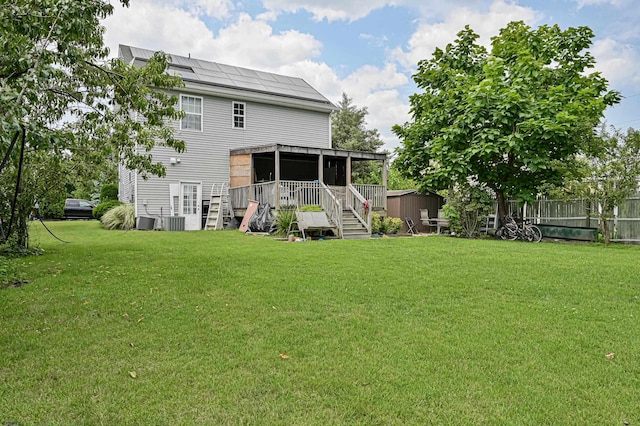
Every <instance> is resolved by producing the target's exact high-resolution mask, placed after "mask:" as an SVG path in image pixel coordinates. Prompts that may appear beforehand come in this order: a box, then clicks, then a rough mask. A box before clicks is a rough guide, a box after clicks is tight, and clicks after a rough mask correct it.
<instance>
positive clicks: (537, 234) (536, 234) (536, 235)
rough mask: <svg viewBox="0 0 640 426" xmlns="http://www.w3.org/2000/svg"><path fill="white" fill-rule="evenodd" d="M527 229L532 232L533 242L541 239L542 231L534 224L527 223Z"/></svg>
mask: <svg viewBox="0 0 640 426" xmlns="http://www.w3.org/2000/svg"><path fill="white" fill-rule="evenodd" d="M529 229H530V230H531V232H532V233H533V242H535V243H539V242H540V241H542V231H541V230H540V228H538V227H537V226H535V225H529Z"/></svg>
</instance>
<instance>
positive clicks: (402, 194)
mask: <svg viewBox="0 0 640 426" xmlns="http://www.w3.org/2000/svg"><path fill="white" fill-rule="evenodd" d="M443 205H444V197H442V196H440V195H438V194H435V193H433V192H427V193H426V194H423V193H420V192H418V190H416V189H402V190H393V191H387V215H388V216H389V217H399V218H400V219H402V221H403V225H402V232H408V231H409V230H408V228H407V223H406V222H405V221H404V220H405V218H407V217H410V218H412V219H413V222H414V223H415V224H416V228H417V229H418V231H419V232H430V231H431V230H430V229H429V227H428V226H425V225H423V224H422V222H421V221H420V210H422V209H427V210H428V211H429V217H430V218H436V217H438V209H441V208H442V206H443Z"/></svg>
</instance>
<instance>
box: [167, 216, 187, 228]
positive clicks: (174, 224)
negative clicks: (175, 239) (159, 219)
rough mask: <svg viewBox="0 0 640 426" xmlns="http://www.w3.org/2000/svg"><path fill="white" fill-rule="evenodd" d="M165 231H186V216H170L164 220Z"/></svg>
mask: <svg viewBox="0 0 640 426" xmlns="http://www.w3.org/2000/svg"><path fill="white" fill-rule="evenodd" d="M164 230H165V231H184V216H169V217H165V218H164Z"/></svg>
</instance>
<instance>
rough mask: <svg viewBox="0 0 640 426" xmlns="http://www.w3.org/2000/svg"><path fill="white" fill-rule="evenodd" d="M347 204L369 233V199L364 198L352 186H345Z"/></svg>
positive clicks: (370, 211)
mask: <svg viewBox="0 0 640 426" xmlns="http://www.w3.org/2000/svg"><path fill="white" fill-rule="evenodd" d="M347 205H348V207H349V208H350V209H351V211H352V212H353V214H354V215H355V216H356V217H357V218H358V220H359V221H360V223H362V225H364V227H365V228H367V231H368V232H369V233H371V213H372V209H371V201H369V200H367V199H366V198H364V197H363V196H362V195H361V194H360V193H359V192H358V190H357V189H356V188H355V187H354V186H353V185H349V186H347Z"/></svg>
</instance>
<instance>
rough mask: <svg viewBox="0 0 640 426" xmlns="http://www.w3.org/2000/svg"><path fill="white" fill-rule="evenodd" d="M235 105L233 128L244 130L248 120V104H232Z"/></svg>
mask: <svg viewBox="0 0 640 426" xmlns="http://www.w3.org/2000/svg"><path fill="white" fill-rule="evenodd" d="M232 105H233V128H234V129H244V128H245V118H246V104H244V103H243V102H232Z"/></svg>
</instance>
